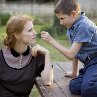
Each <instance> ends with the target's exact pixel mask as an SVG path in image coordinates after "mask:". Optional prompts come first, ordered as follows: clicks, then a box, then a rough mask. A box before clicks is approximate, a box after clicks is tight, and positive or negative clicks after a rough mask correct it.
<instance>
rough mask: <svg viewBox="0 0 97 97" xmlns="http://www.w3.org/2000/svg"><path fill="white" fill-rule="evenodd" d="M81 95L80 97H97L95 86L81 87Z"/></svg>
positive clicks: (96, 87)
mask: <svg viewBox="0 0 97 97" xmlns="http://www.w3.org/2000/svg"><path fill="white" fill-rule="evenodd" d="M81 95H82V97H97V86H91V85H90V84H88V85H84V86H82V88H81Z"/></svg>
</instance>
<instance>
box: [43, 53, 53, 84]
mask: <svg viewBox="0 0 97 97" xmlns="http://www.w3.org/2000/svg"><path fill="white" fill-rule="evenodd" d="M41 76H42V79H43V81H44V84H45V85H51V84H52V81H53V68H52V65H51V60H50V55H49V52H48V53H46V54H45V67H44V70H43V72H42V75H41Z"/></svg>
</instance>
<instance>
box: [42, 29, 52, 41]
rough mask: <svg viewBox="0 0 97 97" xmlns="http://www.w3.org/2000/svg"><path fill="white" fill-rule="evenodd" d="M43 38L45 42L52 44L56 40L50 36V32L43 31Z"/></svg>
mask: <svg viewBox="0 0 97 97" xmlns="http://www.w3.org/2000/svg"><path fill="white" fill-rule="evenodd" d="M41 38H42V39H43V40H45V41H46V42H48V43H51V42H52V41H53V40H54V39H53V38H52V37H51V36H50V34H49V33H48V32H45V31H42V32H41Z"/></svg>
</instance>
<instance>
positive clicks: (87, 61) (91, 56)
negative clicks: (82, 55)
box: [83, 52, 97, 64]
mask: <svg viewBox="0 0 97 97" xmlns="http://www.w3.org/2000/svg"><path fill="white" fill-rule="evenodd" d="M95 57H97V52H96V53H93V54H91V55H89V56H88V57H87V58H86V60H85V61H83V63H84V64H87V63H89V61H90V60H92V59H93V58H95Z"/></svg>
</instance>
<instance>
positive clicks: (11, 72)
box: [0, 16, 52, 97]
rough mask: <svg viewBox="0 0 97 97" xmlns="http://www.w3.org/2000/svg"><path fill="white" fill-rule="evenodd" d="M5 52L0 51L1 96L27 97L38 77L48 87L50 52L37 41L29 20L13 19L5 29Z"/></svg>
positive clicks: (21, 17)
mask: <svg viewBox="0 0 97 97" xmlns="http://www.w3.org/2000/svg"><path fill="white" fill-rule="evenodd" d="M6 34H7V36H6V38H5V39H4V45H5V46H6V48H5V49H1V50H0V97H28V96H29V94H30V92H31V89H32V88H33V85H34V83H35V78H36V77H38V76H40V74H41V72H42V71H43V72H42V78H43V81H44V83H45V85H51V80H50V71H51V68H52V67H51V65H50V57H49V51H48V50H47V49H45V48H43V47H41V46H39V45H36V46H34V47H32V48H31V47H30V46H29V45H30V44H33V45H34V44H35V42H36V32H35V30H34V27H33V23H32V21H31V20H30V19H29V18H27V17H23V16H14V17H12V18H11V19H9V21H8V23H7V26H6Z"/></svg>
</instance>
